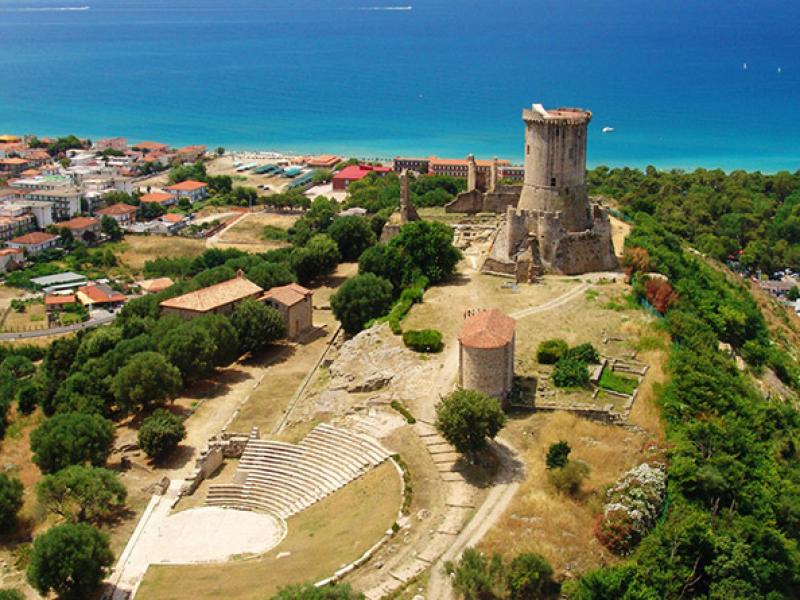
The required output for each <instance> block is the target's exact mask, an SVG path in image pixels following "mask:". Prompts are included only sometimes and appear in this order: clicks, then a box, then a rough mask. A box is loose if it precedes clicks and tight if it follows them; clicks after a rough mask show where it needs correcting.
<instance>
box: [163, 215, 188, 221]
mask: <svg viewBox="0 0 800 600" xmlns="http://www.w3.org/2000/svg"><path fill="white" fill-rule="evenodd" d="M185 218H186V215H181V214H178V213H167V214H165V215H162V216H161V220H162V221H167V222H169V223H180V222H181V221H183V220H184V219H185Z"/></svg>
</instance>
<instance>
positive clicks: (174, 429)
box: [138, 408, 186, 461]
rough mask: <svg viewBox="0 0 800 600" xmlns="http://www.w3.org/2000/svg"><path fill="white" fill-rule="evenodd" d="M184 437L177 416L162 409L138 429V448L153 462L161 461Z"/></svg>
mask: <svg viewBox="0 0 800 600" xmlns="http://www.w3.org/2000/svg"><path fill="white" fill-rule="evenodd" d="M185 437H186V427H184V425H183V419H181V418H180V417H179V416H178V415H173V414H172V413H171V412H169V411H167V410H164V409H163V408H162V409H159V410H157V411H155V412H154V413H153V414H152V415H151V416H149V417H147V418H146V419H145V420H144V423H142V427H141V428H140V429H139V435H138V441H139V446H140V447H141V448H142V450H144V451H145V453H146V454H147V456H149V457H150V458H152V459H153V460H156V461H157V460H161V459H163V458H164V457H165V456H167V455H168V454H169V453H170V452H172V451H173V450H175V448H177V447H178V444H179V443H180V442H181V440H182V439H183V438H185Z"/></svg>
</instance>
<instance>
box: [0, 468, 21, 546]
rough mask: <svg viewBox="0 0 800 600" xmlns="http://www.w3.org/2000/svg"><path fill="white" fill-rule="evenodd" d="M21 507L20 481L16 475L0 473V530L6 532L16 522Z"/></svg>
mask: <svg viewBox="0 0 800 600" xmlns="http://www.w3.org/2000/svg"><path fill="white" fill-rule="evenodd" d="M20 508H22V482H21V481H20V480H19V479H17V478H16V477H9V476H8V475H6V474H5V473H0V532H4V533H5V532H8V531H11V529H13V527H14V525H15V524H16V522H17V513H18V512H19V509H20Z"/></svg>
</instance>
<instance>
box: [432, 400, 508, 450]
mask: <svg viewBox="0 0 800 600" xmlns="http://www.w3.org/2000/svg"><path fill="white" fill-rule="evenodd" d="M505 423H506V415H505V413H504V412H503V410H502V408H500V403H499V402H498V400H497V399H496V398H492V397H490V396H487V395H486V394H482V393H480V392H477V391H475V390H463V389H462V390H456V391H454V392H452V393H451V394H449V395H448V396H446V397H445V398H443V399H442V400H441V401H440V402H439V403H438V404H437V405H436V429H438V430H439V433H441V434H442V437H444V439H446V440H447V441H448V442H450V444H452V445H453V446H454V447H455V449H456V450H458V451H459V452H461V453H462V454H467V455H469V456H471V457H475V456H476V455H477V454H478V453H479V452H482V451H483V450H485V449H486V440H487V438H491V439H494V437H495V436H496V435H497V434H498V432H499V431H500V430H501V429H502V428H503V426H504V425H505Z"/></svg>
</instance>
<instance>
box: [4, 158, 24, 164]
mask: <svg viewBox="0 0 800 600" xmlns="http://www.w3.org/2000/svg"><path fill="white" fill-rule="evenodd" d="M0 164H2V165H27V164H28V161H27V160H25V159H24V158H0Z"/></svg>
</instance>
